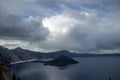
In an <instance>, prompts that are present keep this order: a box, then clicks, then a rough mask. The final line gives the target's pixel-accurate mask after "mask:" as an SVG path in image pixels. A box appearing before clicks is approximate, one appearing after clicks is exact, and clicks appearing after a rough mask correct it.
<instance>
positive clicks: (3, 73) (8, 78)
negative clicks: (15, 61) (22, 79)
mask: <svg viewBox="0 0 120 80" xmlns="http://www.w3.org/2000/svg"><path fill="white" fill-rule="evenodd" d="M12 75H13V74H12V73H11V71H10V70H9V68H8V67H7V65H6V64H5V62H4V61H1V60H0V80H13V77H12Z"/></svg>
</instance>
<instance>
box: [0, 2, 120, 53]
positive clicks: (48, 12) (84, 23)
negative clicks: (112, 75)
mask: <svg viewBox="0 0 120 80" xmlns="http://www.w3.org/2000/svg"><path fill="white" fill-rule="evenodd" d="M0 5H1V6H4V7H0V39H3V40H4V39H10V40H12V39H15V40H19V41H21V40H24V41H27V40H29V41H31V40H32V43H31V44H30V45H31V47H32V46H37V48H39V49H43V50H45V51H46V50H61V49H64V50H65V49H67V50H71V51H79V52H86V51H88V52H90V51H97V50H98V51H100V50H119V49H120V44H119V43H120V36H119V34H120V27H119V25H120V22H119V21H120V17H119V16H120V0H4V1H1V3H0ZM16 5H17V6H16ZM48 35H49V36H48ZM41 40H42V41H41ZM2 42H4V41H2ZM6 43H7V44H8V43H9V41H7V42H6ZM36 43H37V44H36ZM2 44H3V43H2ZM4 44H5V43H4ZM16 44H18V43H16ZM28 44H29V42H28ZM30 45H25V46H26V47H28V46H30Z"/></svg>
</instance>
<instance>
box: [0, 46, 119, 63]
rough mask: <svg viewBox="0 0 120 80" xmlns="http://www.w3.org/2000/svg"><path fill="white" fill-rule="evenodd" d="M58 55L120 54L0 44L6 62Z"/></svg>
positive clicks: (116, 54) (0, 50) (0, 57)
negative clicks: (4, 45) (40, 48)
mask: <svg viewBox="0 0 120 80" xmlns="http://www.w3.org/2000/svg"><path fill="white" fill-rule="evenodd" d="M60 55H66V56H68V57H101V56H120V54H119V53H114V54H89V53H85V54H78V53H72V52H69V51H67V50H61V51H56V52H49V53H44V52H35V51H30V50H26V49H22V48H20V47H17V48H15V49H8V48H6V47H3V46H0V59H3V60H4V61H5V62H7V63H11V62H16V61H21V60H29V59H41V58H56V57H58V56H60Z"/></svg>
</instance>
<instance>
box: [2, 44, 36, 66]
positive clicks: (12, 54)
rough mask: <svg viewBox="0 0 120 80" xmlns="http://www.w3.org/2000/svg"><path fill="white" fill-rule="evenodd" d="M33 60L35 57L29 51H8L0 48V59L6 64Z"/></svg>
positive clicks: (18, 49) (16, 49)
mask: <svg viewBox="0 0 120 80" xmlns="http://www.w3.org/2000/svg"><path fill="white" fill-rule="evenodd" d="M34 58H35V56H33V55H32V54H31V53H30V51H27V50H23V49H22V48H15V49H12V50H9V49H7V48H5V47H2V46H1V47H0V59H2V60H3V61H5V62H6V63H8V64H9V63H12V62H16V61H21V60H29V59H34Z"/></svg>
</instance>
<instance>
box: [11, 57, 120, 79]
mask: <svg viewBox="0 0 120 80" xmlns="http://www.w3.org/2000/svg"><path fill="white" fill-rule="evenodd" d="M74 59H75V60H77V61H79V64H75V65H69V66H63V67H56V66H46V65H43V64H42V63H34V62H27V63H19V64H13V65H11V70H12V72H13V73H15V74H16V76H17V77H19V78H20V79H21V80H109V78H110V77H111V80H120V57H80V58H74Z"/></svg>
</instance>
